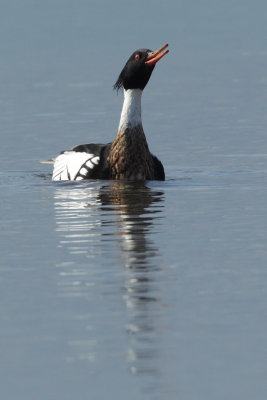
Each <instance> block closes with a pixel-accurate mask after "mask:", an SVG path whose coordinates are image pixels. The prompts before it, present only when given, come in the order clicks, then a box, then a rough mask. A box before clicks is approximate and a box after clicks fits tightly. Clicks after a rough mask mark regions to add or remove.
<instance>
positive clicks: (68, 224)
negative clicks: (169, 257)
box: [55, 182, 163, 392]
mask: <svg viewBox="0 0 267 400" xmlns="http://www.w3.org/2000/svg"><path fill="white" fill-rule="evenodd" d="M89 185H90V184H88V183H87V184H86V185H85V184H75V185H74V184H72V185H66V186H65V185H64V186H63V185H58V186H57V188H56V190H55V213H56V230H57V231H58V233H59V237H60V243H59V246H61V247H62V246H64V247H67V249H68V251H69V254H71V255H72V257H71V258H70V259H69V260H68V261H67V262H64V263H62V264H61V265H60V267H61V273H60V277H61V281H60V286H61V294H63V295H72V296H73V295H76V296H88V291H90V288H89V286H90V285H93V284H94V279H95V278H96V276H94V275H92V271H91V266H90V268H89V267H88V264H87V265H86V263H84V260H85V259H88V258H89V259H91V260H92V262H94V267H93V269H95V270H96V269H97V270H98V271H99V269H100V270H101V269H102V268H105V266H108V271H109V272H108V276H107V275H106V274H107V272H105V274H103V275H102V279H103V282H102V284H103V285H105V280H108V279H110V276H111V275H112V273H114V270H115V271H117V275H116V280H115V281H114V282H112V285H113V289H115V291H116V296H118V294H119V295H121V287H122V286H123V300H124V304H125V305H126V310H127V313H126V316H125V315H124V318H122V319H121V321H122V322H121V323H122V324H123V325H126V326H124V328H123V330H122V332H121V335H122V336H123V332H125V328H126V332H127V337H128V340H127V342H128V345H127V349H126V359H127V363H128V365H129V370H130V371H131V373H132V374H135V375H137V376H143V377H144V376H145V377H147V378H148V377H150V378H155V377H156V381H155V380H154V379H153V384H152V386H153V389H152V387H151V388H149V387H147V384H148V383H147V382H146V384H145V386H146V387H145V388H144V387H143V388H142V390H145V391H149V392H151V391H154V390H156V386H157V384H156V382H157V381H158V375H159V374H160V368H159V364H160V362H159V339H158V332H157V326H158V317H159V316H160V310H161V307H162V305H161V302H160V297H159V293H158V291H159V289H158V288H159V285H158V281H159V278H158V275H159V273H160V268H159V258H160V255H159V251H158V248H157V246H156V245H155V244H154V243H153V232H154V231H155V226H156V225H157V224H159V222H160V220H159V217H160V216H161V215H160V214H161V211H162V207H163V193H162V192H160V191H156V190H153V189H150V188H148V187H147V186H145V185H144V184H141V183H139V184H137V183H126V182H108V183H106V184H105V185H102V186H100V185H98V186H96V184H95V183H94V186H89ZM114 244H115V246H114ZM75 256H76V257H77V259H75ZM73 257H74V258H73ZM121 265H122V266H123V268H122V266H121ZM118 269H119V273H118ZM105 271H106V270H105ZM122 274H123V276H124V278H123V280H124V282H123V283H122V282H121V276H122ZM66 276H68V277H69V278H70V279H71V281H72V285H69V284H67V285H66V284H65V283H64V282H65V278H66ZM98 276H99V275H98ZM98 279H99V278H98ZM81 281H82V282H83V285H82V284H81ZM74 282H76V284H73V283H74ZM64 288H65V289H67V290H66V291H64ZM111 300H112V299H111ZM109 301H110V299H108V298H106V302H109ZM97 311H98V312H99V311H100V313H101V310H97ZM123 312H124V311H123ZM125 319H126V321H127V323H126V324H125ZM107 334H108V335H111V336H112V324H110V327H109V332H108V333H106V335H107ZM111 350H112V349H111ZM94 351H95V350H94ZM88 358H91V359H92V352H91V356H90V357H88Z"/></svg>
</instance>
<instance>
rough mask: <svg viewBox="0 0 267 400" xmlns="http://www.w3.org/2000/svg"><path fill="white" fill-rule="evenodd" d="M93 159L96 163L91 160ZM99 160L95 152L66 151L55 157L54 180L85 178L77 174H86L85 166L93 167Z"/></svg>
mask: <svg viewBox="0 0 267 400" xmlns="http://www.w3.org/2000/svg"><path fill="white" fill-rule="evenodd" d="M92 160H93V162H94V164H93V163H92V162H91V161H92ZM98 162H99V157H98V156H95V155H94V154H90V153H82V152H77V151H65V152H64V153H62V154H60V155H59V156H57V157H56V159H55V163H54V170H53V176H52V180H54V181H62V180H81V179H83V178H82V177H79V176H77V174H79V173H81V174H82V175H86V173H87V169H86V168H85V167H84V166H85V165H86V166H87V168H89V169H93V168H94V167H95V165H97V164H98Z"/></svg>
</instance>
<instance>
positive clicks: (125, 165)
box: [108, 125, 154, 180]
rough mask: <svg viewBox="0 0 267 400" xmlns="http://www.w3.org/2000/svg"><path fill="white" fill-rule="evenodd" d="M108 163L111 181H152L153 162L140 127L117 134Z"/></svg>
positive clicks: (128, 128)
mask: <svg viewBox="0 0 267 400" xmlns="http://www.w3.org/2000/svg"><path fill="white" fill-rule="evenodd" d="M108 163H109V165H110V169H111V178H112V179H130V180H145V179H154V162H153V159H152V156H151V154H150V152H149V149H148V144H147V141H146V137H145V134H144V131H143V128H142V126H141V125H138V126H136V127H134V128H130V127H127V128H125V129H123V130H121V131H119V132H118V134H117V136H116V138H115V140H114V142H113V143H112V145H111V148H110V153H109V157H108Z"/></svg>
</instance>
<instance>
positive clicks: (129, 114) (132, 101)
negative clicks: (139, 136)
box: [119, 89, 142, 131]
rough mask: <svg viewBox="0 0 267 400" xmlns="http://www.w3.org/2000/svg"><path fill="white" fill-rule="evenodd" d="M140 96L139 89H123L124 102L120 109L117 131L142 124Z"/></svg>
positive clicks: (140, 91)
mask: <svg viewBox="0 0 267 400" xmlns="http://www.w3.org/2000/svg"><path fill="white" fill-rule="evenodd" d="M141 97H142V90H141V89H128V90H124V102H123V106H122V111H121V118H120V123H119V131H120V130H122V129H125V128H128V127H132V128H133V127H135V126H137V125H140V124H142V120H141Z"/></svg>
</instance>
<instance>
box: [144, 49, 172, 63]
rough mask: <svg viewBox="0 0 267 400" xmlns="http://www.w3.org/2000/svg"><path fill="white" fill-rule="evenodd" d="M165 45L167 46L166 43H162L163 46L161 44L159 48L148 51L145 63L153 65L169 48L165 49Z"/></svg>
mask: <svg viewBox="0 0 267 400" xmlns="http://www.w3.org/2000/svg"><path fill="white" fill-rule="evenodd" d="M166 47H168V45H167V44H164V46H162V47H161V48H160V49H158V50H156V51H151V52H150V53H148V56H147V58H146V61H145V64H146V65H149V66H151V65H155V64H156V63H157V62H158V61H159V60H160V59H161V58H162V57H164V56H165V54H167V53H169V50H165V49H166ZM163 50H165V51H163Z"/></svg>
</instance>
